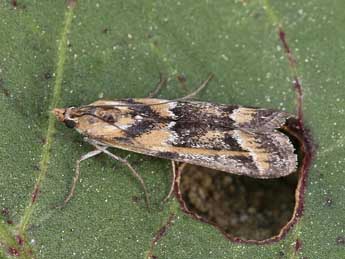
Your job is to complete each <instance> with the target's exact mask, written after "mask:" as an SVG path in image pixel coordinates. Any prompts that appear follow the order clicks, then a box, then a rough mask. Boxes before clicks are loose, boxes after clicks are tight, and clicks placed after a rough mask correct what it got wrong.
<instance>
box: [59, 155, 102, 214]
mask: <svg viewBox="0 0 345 259" xmlns="http://www.w3.org/2000/svg"><path fill="white" fill-rule="evenodd" d="M102 152H103V151H102V150H99V149H96V150H93V151H91V152H89V153H86V154H85V155H83V156H81V158H80V159H79V160H77V162H76V169H75V175H74V177H73V183H72V186H71V189H70V191H69V194H68V195H67V196H66V198H65V199H64V201H63V204H62V205H61V206H59V208H63V207H65V206H66V204H67V203H68V202H69V200H70V199H71V198H72V197H73V195H74V191H75V187H76V186H77V182H78V179H79V176H80V163H81V162H82V161H84V160H86V159H89V158H91V157H94V156H97V155H99V154H101V153H102Z"/></svg>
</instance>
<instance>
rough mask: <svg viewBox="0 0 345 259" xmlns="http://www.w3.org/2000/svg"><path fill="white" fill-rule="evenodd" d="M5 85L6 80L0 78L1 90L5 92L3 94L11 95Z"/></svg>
mask: <svg viewBox="0 0 345 259" xmlns="http://www.w3.org/2000/svg"><path fill="white" fill-rule="evenodd" d="M4 85H5V82H4V80H3V79H2V78H0V90H1V91H2V92H3V94H4V95H5V96H6V97H9V96H10V95H11V93H10V91H9V90H8V89H7V88H6V87H5V86H4Z"/></svg>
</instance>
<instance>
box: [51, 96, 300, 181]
mask: <svg viewBox="0 0 345 259" xmlns="http://www.w3.org/2000/svg"><path fill="white" fill-rule="evenodd" d="M57 111H58V112H57ZM55 113H56V116H57V117H58V119H59V120H60V121H63V122H64V123H65V124H66V125H67V126H71V125H74V128H75V129H77V130H78V132H80V133H81V134H82V135H84V136H86V137H87V138H88V139H91V140H95V141H97V142H98V143H102V144H103V145H105V146H110V147H115V148H120V149H124V150H128V151H133V152H137V153H141V154H146V155H150V156H155V157H160V158H166V159H169V160H173V161H178V162H186V163H190V164H195V165H200V166H204V167H209V168H213V169H217V170H221V171H225V172H229V173H235V174H242V175H248V176H251V177H255V178H276V177H281V176H284V175H288V174H291V173H292V172H294V171H295V170H296V167H297V155H296V154H295V148H294V146H293V144H292V143H291V141H290V139H289V137H288V136H287V135H285V134H284V133H283V132H281V131H278V130H277V129H279V128H281V127H282V126H283V125H284V124H285V122H286V120H287V119H288V118H290V117H293V115H291V114H288V113H286V112H282V111H277V110H271V109H258V108H250V107H241V106H238V105H223V104H213V103H209V102H195V101H169V100H161V99H124V100H115V101H109V100H99V101H97V102H94V103H92V104H90V105H87V106H82V107H79V108H68V109H58V110H56V112H55Z"/></svg>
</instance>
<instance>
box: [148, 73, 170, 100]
mask: <svg viewBox="0 0 345 259" xmlns="http://www.w3.org/2000/svg"><path fill="white" fill-rule="evenodd" d="M166 84H167V79H166V78H165V77H164V76H163V74H162V73H159V82H158V84H157V85H156V87H155V89H153V91H152V92H150V93H149V95H148V96H147V97H146V98H153V97H156V96H157V94H158V93H159V91H160V90H161V89H162V87H163V86H165V85H166Z"/></svg>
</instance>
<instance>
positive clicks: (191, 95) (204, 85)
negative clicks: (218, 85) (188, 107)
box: [177, 73, 214, 100]
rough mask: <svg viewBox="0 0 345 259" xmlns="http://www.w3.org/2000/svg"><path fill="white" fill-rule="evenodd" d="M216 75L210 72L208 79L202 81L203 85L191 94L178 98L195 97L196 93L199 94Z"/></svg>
mask: <svg viewBox="0 0 345 259" xmlns="http://www.w3.org/2000/svg"><path fill="white" fill-rule="evenodd" d="M213 77H214V75H213V74H212V73H211V74H209V76H208V77H207V79H206V80H205V81H204V82H202V83H201V85H200V86H199V87H198V88H197V89H196V90H195V91H193V92H191V93H190V94H188V95H186V96H183V97H181V98H178V99H177V100H186V99H190V98H193V97H194V96H195V95H197V94H198V93H199V92H200V91H201V90H202V89H204V88H205V87H206V86H207V84H208V82H209V81H210V80H211V79H212V78H213Z"/></svg>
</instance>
